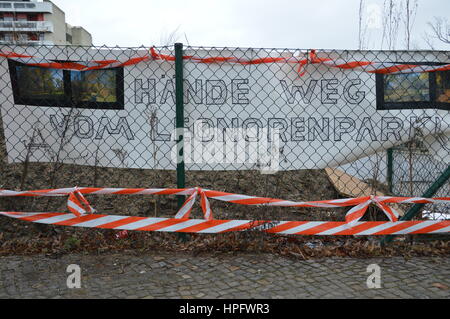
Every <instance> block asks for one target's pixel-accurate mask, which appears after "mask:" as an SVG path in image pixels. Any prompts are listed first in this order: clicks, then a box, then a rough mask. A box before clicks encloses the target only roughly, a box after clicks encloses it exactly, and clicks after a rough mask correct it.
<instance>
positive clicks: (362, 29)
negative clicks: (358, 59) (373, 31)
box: [358, 0, 367, 50]
mask: <svg viewBox="0 0 450 319" xmlns="http://www.w3.org/2000/svg"><path fill="white" fill-rule="evenodd" d="M364 11H365V2H364V0H359V11H358V15H359V19H358V49H359V50H363V49H364V47H365V39H366V33H367V24H365V23H363V20H364Z"/></svg>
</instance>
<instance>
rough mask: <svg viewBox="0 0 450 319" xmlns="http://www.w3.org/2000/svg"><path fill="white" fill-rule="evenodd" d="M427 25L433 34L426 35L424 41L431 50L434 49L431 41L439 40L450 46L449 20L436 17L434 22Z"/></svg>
mask: <svg viewBox="0 0 450 319" xmlns="http://www.w3.org/2000/svg"><path fill="white" fill-rule="evenodd" d="M427 24H428V27H429V28H430V31H431V34H429V33H425V36H424V40H425V42H427V44H428V45H429V46H430V47H431V48H433V42H432V40H431V39H437V40H439V41H440V42H442V43H445V44H450V23H449V21H448V20H447V18H443V17H434V20H433V21H429V22H428V23H427Z"/></svg>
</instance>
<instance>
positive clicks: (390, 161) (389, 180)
mask: <svg viewBox="0 0 450 319" xmlns="http://www.w3.org/2000/svg"><path fill="white" fill-rule="evenodd" d="M386 153H387V174H386V179H387V184H388V188H389V192H390V193H391V194H392V190H393V187H392V176H393V172H394V155H393V153H394V151H393V149H392V148H389V149H388V150H387V152H386Z"/></svg>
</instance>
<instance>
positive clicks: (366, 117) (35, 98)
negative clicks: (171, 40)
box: [0, 46, 450, 220]
mask: <svg viewBox="0 0 450 319" xmlns="http://www.w3.org/2000/svg"><path fill="white" fill-rule="evenodd" d="M150 49H151V48H146V47H138V48H120V47H105V46H102V47H69V46H52V47H41V46H29V47H23V46H2V48H1V50H2V52H15V53H19V54H23V55H28V56H33V59H34V60H33V61H34V63H48V62H49V61H54V62H70V63H72V62H73V63H84V62H87V61H91V62H92V61H103V63H105V61H111V60H118V61H124V60H129V59H134V58H140V57H141V58H142V57H145V56H147V55H149V54H150V53H149V52H152V51H151V50H153V52H157V54H158V57H159V58H158V59H155V58H154V56H153V58H149V59H147V60H144V61H141V62H139V63H136V64H130V65H124V66H121V67H116V68H108V67H106V68H103V69H101V70H90V71H77V70H73V69H70V70H69V69H67V68H66V69H56V68H51V67H50V68H49V67H48V66H47V67H45V68H44V67H40V66H33V65H30V64H28V65H26V64H23V63H21V62H17V61H14V59H11V58H3V60H2V61H1V63H0V75H1V77H0V103H1V105H2V110H1V111H2V119H1V120H2V125H1V130H2V134H0V138H1V157H2V159H3V163H4V165H2V167H1V169H0V177H1V180H2V185H1V187H2V188H7V189H42V188H56V187H69V186H75V185H78V186H98V187H109V186H111V187H112V186H114V187H175V185H176V175H175V172H174V169H175V167H176V162H175V161H174V159H173V157H172V156H173V148H174V145H175V138H174V135H173V132H174V127H175V90H176V88H175V81H174V77H175V65H174V61H173V59H171V58H170V57H173V56H174V55H175V54H174V48H173V47H171V46H170V47H154V48H152V49H151V50H150ZM316 52H317V53H316ZM183 54H184V56H185V58H184V61H183V62H184V66H183V68H184V70H183V73H184V76H183V78H184V92H183V93H184V113H185V117H186V118H185V126H186V128H187V129H188V131H186V132H190V133H192V136H191V138H192V139H194V138H195V137H196V136H195V132H196V130H197V129H198V130H199V131H202V134H203V133H204V132H205V129H216V131H214V132H216V136H213V138H212V139H213V140H214V139H216V140H217V141H219V142H222V141H223V139H224V138H225V135H223V134H225V133H224V132H225V130H227V129H237V128H244V129H252V128H256V132H257V135H258V136H259V130H260V129H261V130H264V129H267V131H263V132H268V136H272V135H271V133H273V132H277V133H278V138H279V142H280V144H279V146H278V148H277V149H276V153H277V156H278V158H277V171H276V173H274V174H261V170H260V168H261V162H260V159H259V158H257V160H256V161H249V160H243V161H233V160H232V161H224V160H222V161H221V160H216V158H215V157H214V156H212V157H210V158H209V159H207V160H204V158H200V160H196V159H195V158H194V157H189V158H188V156H189V155H191V154H192V153H195V152H196V151H197V153H198V152H200V153H201V154H203V153H205V151H204V148H201V150H200V151H199V150H196V149H195V147H198V145H195V144H192V145H191V147H190V148H187V147H185V160H186V163H185V164H186V170H187V173H186V185H187V186H201V187H205V188H209V189H215V190H222V191H228V192H233V193H243V194H249V195H256V196H266V197H274V198H284V199H291V200H321V199H332V198H337V197H348V196H351V197H357V196H365V195H370V194H385V195H392V194H394V195H402V196H418V195H421V194H422V193H423V191H424V190H425V189H426V186H427V185H429V184H430V183H432V181H433V180H434V179H436V178H437V177H438V176H439V174H440V172H442V171H443V170H444V169H445V168H446V167H447V165H448V163H449V156H450V152H449V148H448V146H449V141H448V136H449V133H448V132H449V128H450V120H449V115H448V111H449V109H450V108H449V106H450V73H449V72H450V71H449V70H448V68H447V69H443V70H440V71H435V72H424V71H426V70H428V69H427V68H429V67H439V66H440V65H445V64H448V63H450V60H449V56H448V52H438V51H437V52H431V51H341V50H317V51H312V50H301V49H259V48H227V47H193V46H188V47H185V48H184V53H183ZM210 58H214V59H212V60H211V59H210ZM219 58H220V59H219ZM201 59H204V60H201ZM208 59H210V60H209V61H208ZM292 61H294V62H292ZM300 61H306V62H300ZM323 61H325V62H328V65H324V63H322V62H323ZM355 61H357V62H361V61H362V62H364V61H365V62H368V63H371V64H377V65H378V64H379V65H380V67H381V68H385V69H388V68H391V67H392V65H397V66H398V65H400V66H405V65H410V64H414V65H417V66H418V67H416V68H415V69H414V70H415V72H409V73H405V72H397V73H390V72H388V71H386V72H384V73H383V72H378V73H377V74H376V72H375V73H374V72H368V71H367V70H361V69H355V70H354V69H353V68H352V67H351V66H350V65H351V63H355ZM344 64H345V65H347V67H343V66H342V65H344ZM362 66H363V64H361V63H360V67H362ZM403 69H406V67H405V68H402V67H397V71H399V70H400V71H401V70H403ZM18 102H19V103H18ZM245 134H248V132H245ZM263 134H264V133H263ZM203 137H204V136H202V138H203ZM246 137H248V136H246ZM247 139H248V138H247ZM269 139H270V138H269ZM411 140H414V141H416V144H417V143H419V144H420V145H421V148H420V152H419V151H418V149H417V148H414V150H412V148H411V146H403V148H402V147H399V148H395V149H394V153H393V154H394V159H393V163H389V162H388V161H387V156H386V149H388V148H391V147H395V146H397V147H398V146H399V145H404V144H405V143H407V142H408V141H411ZM190 141H192V140H189V139H186V140H185V143H189V142H190ZM202 142H205V140H203V141H202ZM206 142H207V141H206ZM269 142H270V141H269ZM406 145H410V144H406ZM202 147H203V146H202ZM405 147H406V148H407V147H409V148H410V150H409V151H408V152H409V153H408V154H406V153H405V151H404V148H405ZM216 150H217V149H216ZM245 151H246V150H239V149H237V150H236V149H235V150H234V154H233V156H234V157H233V158H234V159H235V157H238V155H239V154H240V152H245ZM189 152H191V153H189ZM411 154H413V155H411ZM209 155H211V154H209ZM212 155H214V154H212ZM211 158H212V160H211ZM390 165H392V171H393V176H392V185H389V182H388V180H387V171H388V167H389V166H390ZM411 171H413V175H411V174H410V173H411ZM448 185H449V184H448V183H447V184H446V186H445V187H444V188H443V189H441V191H440V193H439V194H442V196H447V195H448ZM2 202H3V203H4V205H5V208H9V207H10V206H14V208H15V209H17V205H19V206H20V205H23V207H26V208H27V210H42V209H47V210H48V209H52V210H58V209H59V210H61V209H65V208H64V205H65V203H64V200H55V199H51V201H49V200H47V199H45V200H43V199H40V200H39V199H25V200H24V201H23V202H21V203H18V202H16V201H14V202H11V201H10V202H8V201H6V200H3V199H2ZM94 205H96V206H97V207H101V209H102V210H103V211H106V212H119V210H122V211H120V213H124V212H123V210H126V212H127V213H128V214H130V215H138V214H141V215H155V216H164V215H166V216H173V214H174V212H175V210H176V202H175V201H173V200H171V199H170V198H169V199H168V198H165V197H158V198H156V199H154V200H153V202H151V201H150V202H149V199H148V197H147V198H145V197H142V198H141V197H128V198H127V197H123V196H121V197H115V196H107V197H98V198H96V199H95V201H94ZM441 206H442V205H441ZM19 208H20V207H19ZM213 209H215V211H217V213H216V214H215V215H216V216H217V217H223V218H231V217H233V218H257V217H258V218H270V217H272V218H273V217H276V218H278V219H282V218H285V219H299V213H300V214H301V216H302V219H304V220H306V219H310V220H320V219H325V220H333V219H335V220H338V219H342V216H343V215H342V214H343V212H336V211H335V212H330V211H327V210H320V209H309V208H308V209H305V210H295V211H291V210H289V209H273V208H272V209H267V208H257V207H243V206H235V205H233V206H231V205H230V204H226V203H214V204H213ZM427 210H428V211H431V212H442V213H440V214H439V217H440V218H448V214H447V215H446V214H445V213H446V212H448V206H442V207H438V206H432V207H427ZM197 213H198V214H199V216H201V214H200V212H197ZM435 216H436V215H435V214H434V215H433V214H431V215H430V214H428V215H427V214H423V216H422V217H423V218H434V217H435ZM373 218H378V217H373Z"/></svg>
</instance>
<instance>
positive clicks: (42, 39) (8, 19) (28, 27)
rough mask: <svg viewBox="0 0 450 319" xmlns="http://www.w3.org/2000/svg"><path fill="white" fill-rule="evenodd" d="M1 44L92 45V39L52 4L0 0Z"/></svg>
mask: <svg viewBox="0 0 450 319" xmlns="http://www.w3.org/2000/svg"><path fill="white" fill-rule="evenodd" d="M0 44H20V45H88V46H89V45H92V36H91V34H90V33H89V32H88V31H86V29H84V28H83V27H81V26H71V25H70V24H68V23H67V22H66V16H65V13H64V11H62V10H61V9H60V8H58V6H56V5H55V4H54V3H52V2H51V1H47V0H44V1H37V0H16V1H3V0H0Z"/></svg>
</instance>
